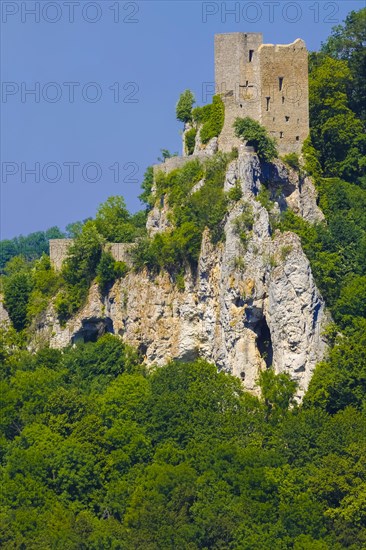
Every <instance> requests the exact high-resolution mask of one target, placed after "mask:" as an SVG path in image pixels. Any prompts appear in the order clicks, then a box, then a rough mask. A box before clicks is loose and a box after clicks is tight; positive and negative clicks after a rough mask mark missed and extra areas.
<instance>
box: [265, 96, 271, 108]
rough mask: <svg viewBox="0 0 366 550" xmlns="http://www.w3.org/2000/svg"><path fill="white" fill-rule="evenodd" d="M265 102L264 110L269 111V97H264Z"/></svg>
mask: <svg viewBox="0 0 366 550" xmlns="http://www.w3.org/2000/svg"><path fill="white" fill-rule="evenodd" d="M266 101H267V105H266V109H267V111H269V103H270V101H271V98H270V97H266Z"/></svg>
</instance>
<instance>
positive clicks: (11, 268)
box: [2, 196, 147, 330]
mask: <svg viewBox="0 0 366 550" xmlns="http://www.w3.org/2000/svg"><path fill="white" fill-rule="evenodd" d="M146 214H147V213H146V212H144V211H141V212H137V213H136V214H134V215H131V214H130V213H129V212H128V211H127V209H126V205H125V202H124V199H123V198H122V197H120V196H117V197H110V198H109V199H108V200H107V201H106V202H105V203H103V204H101V205H100V207H99V209H98V211H97V215H96V218H95V220H92V219H89V220H85V221H84V222H78V223H75V224H71V225H70V226H68V227H67V235H68V236H72V237H73V238H74V242H73V244H72V245H71V247H70V248H69V250H68V257H67V258H66V260H65V262H64V265H63V267H62V270H61V273H55V271H54V269H53V268H52V267H51V265H50V260H49V257H48V256H47V255H46V254H43V256H42V257H41V258H40V259H39V260H33V261H29V260H28V259H27V256H26V255H19V256H14V257H13V258H12V259H11V260H10V261H8V262H7V264H6V265H5V267H4V270H3V271H4V274H3V277H2V292H3V294H4V305H5V308H6V309H7V311H8V313H9V317H10V319H11V321H12V323H13V325H14V327H15V328H16V329H17V330H23V329H25V328H28V327H30V326H31V325H32V322H35V323H36V324H37V323H39V322H41V321H42V314H43V313H44V311H45V310H46V308H47V306H48V305H49V303H50V300H51V299H52V298H54V297H55V296H56V297H55V309H56V313H57V315H58V317H59V320H60V321H61V322H62V323H64V322H65V321H66V320H67V319H68V318H69V317H70V316H71V315H73V314H74V313H75V312H76V311H78V309H79V308H80V307H81V306H82V305H83V304H84V302H85V300H86V298H87V295H88V291H89V288H90V284H91V283H92V281H93V280H94V279H95V278H96V277H97V280H98V282H99V287H100V291H101V292H102V293H104V292H106V291H107V290H108V289H109V287H110V286H111V284H112V283H113V282H114V281H115V280H116V279H117V278H119V277H122V276H123V275H125V274H126V271H127V269H126V266H125V264H123V263H121V262H117V261H115V260H113V258H112V257H111V256H110V254H108V253H107V252H106V253H103V249H104V247H105V245H106V243H108V242H131V241H132V240H135V239H137V238H139V237H143V236H144V235H145V233H146ZM52 231H53V230H52ZM47 235H48V238H50V235H54V233H47ZM47 252H48V250H47Z"/></svg>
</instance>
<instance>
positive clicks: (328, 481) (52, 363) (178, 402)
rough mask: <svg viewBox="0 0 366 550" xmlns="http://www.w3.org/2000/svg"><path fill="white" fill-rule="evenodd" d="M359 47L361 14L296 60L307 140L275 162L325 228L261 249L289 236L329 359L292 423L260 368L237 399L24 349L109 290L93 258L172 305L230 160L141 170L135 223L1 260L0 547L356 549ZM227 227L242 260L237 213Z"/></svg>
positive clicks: (362, 466) (205, 113)
mask: <svg viewBox="0 0 366 550" xmlns="http://www.w3.org/2000/svg"><path fill="white" fill-rule="evenodd" d="M365 41H366V9H363V10H360V11H358V12H351V13H350V14H349V15H348V17H347V18H346V20H345V22H344V23H343V24H342V25H339V26H337V27H336V28H334V29H333V31H332V33H331V35H330V36H329V38H328V40H327V41H326V42H325V43H324V44H323V45H322V47H321V50H320V51H319V52H313V53H310V55H309V69H310V74H309V86H310V90H309V91H310V125H311V133H310V137H309V139H308V140H307V142H306V143H305V145H304V148H303V159H304V160H301V161H300V159H299V158H297V157H296V155H295V156H294V155H290V156H288V157H287V158H285V159H283V160H284V161H285V162H287V163H288V164H289V165H290V166H292V167H293V168H294V169H296V170H299V171H303V173H304V174H309V175H311V176H312V177H313V180H314V183H315V185H316V189H317V192H318V197H319V206H320V208H321V209H322V211H323V212H324V215H325V218H326V220H325V222H322V223H317V224H315V225H310V224H309V223H307V222H305V221H304V220H303V219H302V218H300V217H297V216H296V215H295V214H294V213H293V212H292V211H290V210H287V211H285V212H284V213H283V214H282V215H281V217H280V218H276V219H274V218H273V219H272V224H273V227H272V229H273V231H275V230H280V231H287V230H291V231H294V232H296V233H297V234H298V235H299V236H300V238H301V242H302V246H303V249H304V252H305V253H306V255H307V257H308V258H309V261H310V265H311V268H312V272H313V274H314V277H315V280H316V283H317V286H318V288H319V289H320V291H321V293H322V295H323V296H324V298H325V301H326V305H327V307H328V309H329V311H330V313H331V316H332V322H331V323H330V324H329V325H328V327H327V330H326V335H325V336H326V338H327V341H328V344H329V352H328V355H327V357H326V358H325V359H324V360H323V361H322V362H321V363H320V364H319V365H318V366H317V367H316V370H315V373H314V375H313V378H312V380H311V382H310V386H309V389H308V391H307V393H306V395H305V397H304V400H303V401H302V403H301V404H299V403H297V402H296V400H295V399H294V395H295V393H296V384H295V382H293V381H292V380H291V379H290V378H289V377H288V376H287V375H285V374H279V375H276V374H274V372H273V370H272V369H271V368H269V369H267V370H266V371H264V372H262V373H261V374H260V375H259V378H258V386H259V388H260V392H258V396H255V395H252V394H250V393H248V392H246V391H245V390H244V389H243V387H242V384H241V382H240V380H239V379H237V378H235V377H233V376H231V375H229V374H227V373H224V372H218V371H217V368H216V366H215V365H212V364H209V363H207V362H205V361H203V360H196V361H194V362H190V363H182V362H173V363H170V364H168V365H166V366H164V367H160V368H153V369H146V367H145V366H144V365H143V358H142V357H141V356H140V354H139V352H138V351H136V350H134V349H132V348H131V347H129V346H128V345H126V344H124V343H123V342H122V341H121V339H120V338H118V337H115V336H114V335H112V334H106V335H104V336H102V337H101V338H100V339H99V340H98V341H96V342H89V343H79V344H77V345H76V346H69V347H68V348H66V349H63V350H62V351H60V350H55V349H50V348H49V347H47V346H41V347H40V349H38V351H37V352H32V351H31V348H30V347H29V344H30V342H31V340H32V336H34V330H35V329H34V327H35V325H36V324H37V322H38V320H39V319H40V318H42V314H43V312H44V311H45V309H46V308H47V306H48V304H49V302H50V300H51V299H54V297H55V296H56V298H55V307H56V310H57V314H58V316H59V319H60V322H61V323H65V322H66V321H67V319H68V318H70V317H71V316H72V315H73V314H74V313H75V312H76V311H78V309H79V308H80V307H81V305H82V304H83V303H84V302H85V300H86V297H87V293H88V289H89V286H90V284H91V283H92V282H93V281H97V282H98V284H99V289H100V292H101V294H103V293H106V292H108V290H109V288H110V286H111V284H112V283H113V282H114V281H115V280H116V279H119V278H123V277H124V276H125V274H126V271H127V269H128V268H127V266H126V265H125V264H123V263H122V262H116V261H115V260H114V259H113V258H112V256H111V255H110V254H109V253H108V252H105V251H104V250H103V245H104V244H105V243H107V242H134V241H136V240H137V241H138V245H137V247H136V251H135V255H134V267H133V269H135V270H141V269H148V270H149V271H150V272H151V274H152V276H153V275H154V274H155V273H157V272H159V271H160V270H168V271H169V273H171V275H172V277H173V278H174V280H175V281H176V284H177V285H178V288H182V287H183V288H184V278H183V275H182V273H183V269H184V268H185V266H186V265H190V266H191V267H192V269H194V266H195V264H196V262H197V259H198V254H199V250H200V246H201V239H202V233H203V231H205V229H206V228H208V229H209V230H210V234H211V239H212V241H213V243H217V242H219V241H220V240H221V239H223V238H224V237H223V224H222V220H223V218H224V217H225V215H226V213H227V211H228V209H229V208H230V207H231V206H232V204H234V203H235V201H238V200H240V199H241V193H240V188H239V189H233V190H232V191H231V192H230V193H224V191H223V178H224V176H225V170H226V167H227V163H228V162H229V161H230V160H231V159H232V158H234V157H235V154H236V153H235V151H233V153H232V155H223V154H218V155H216V156H215V157H214V158H213V159H211V160H210V161H209V162H207V163H206V164H201V163H199V162H198V161H196V160H192V162H190V163H187V164H186V165H185V166H184V168H182V169H180V170H175V171H173V172H172V173H170V174H168V175H166V176H161V177H160V178H158V180H157V182H156V188H155V190H154V194H153V187H152V184H153V181H152V178H153V174H152V168H149V169H148V170H147V172H146V174H145V179H144V182H143V184H142V194H141V200H142V202H143V203H144V204H145V208H144V210H142V211H141V212H138V213H137V214H134V215H132V214H130V213H129V212H128V210H127V208H126V206H125V203H124V200H123V198H122V197H111V198H110V199H108V200H107V201H106V202H105V203H104V204H102V205H101V206H100V207H99V209H98V212H97V214H96V216H95V218H94V219H89V220H85V221H84V222H79V223H76V224H71V225H70V226H68V227H67V228H66V232H63V231H61V230H60V229H58V228H51V229H50V230H48V231H46V232H38V233H33V234H32V235H29V236H28V237H19V238H16V239H13V240H7V241H2V242H1V264H0V269H1V284H2V293H3V296H4V304H5V306H6V308H7V311H8V313H9V316H10V318H11V321H12V323H11V325H10V326H4V327H2V330H1V333H2V334H1V339H0V363H1V381H0V383H1V391H0V399H1V410H2V415H1V422H0V423H1V443H2V445H1V476H2V480H1V487H2V491H1V503H2V505H1V512H0V515H1V520H0V525H1V527H0V544H1V547H2V548H5V549H14V550H15V549H19V550H28V549H30V550H31V549H34V550H35V549H37V550H38V549H40V550H43V549H45V550H46V549H86V550H87V549H88V550H89V549H92V550H93V549H95V550H102V549H106V548H108V549H109V548H110V549H115V550H133V549H135V550H140V549H144V550H163V549H167V550H169V549H174V550H175V549H179V550H180V549H188V550H196V549H197V550H198V549H200V550H209V549H222V550H224V549H225V550H227V549H238V550H239V549H240V550H258V549H261V550H262V549H263V550H292V549H293V550H343V549H350V550H360V549H362V548H366V414H365V413H366V272H365V265H366V215H365V211H366V177H365V165H366V162H365V158H366V136H365V125H366V111H365V105H366V98H365V84H364V83H365V80H366V53H365V51H366V50H365ZM187 92H189V91H186V92H184V93H183V94H182V96H181V99H180V100H179V102H178V104H177V118H178V119H179V120H182V121H184V122H187V121H190V120H196V121H200V122H201V123H203V125H205V131H204V135H205V136H206V137H205V139H206V138H207V140H208V139H210V137H212V136H214V135H217V133H218V132H219V131H220V128H221V127H222V105H221V103H220V98H218V97H216V96H215V98H214V101H213V103H212V105H210V106H206V107H195V108H193V105H194V97H193V95H192V94H191V93H187ZM236 131H237V135H244V134H245V132H250V135H251V139H252V140H254V141H255V140H257V141H258V144H259V145H260V155H261V156H262V161H263V162H270V160H271V159H272V158H273V156H274V155H276V151H275V144H274V143H273V142H272V141H270V140H268V136H266V134H265V132H264V131H263V128H261V127H260V126H259V125H255V124H253V123H252V122H250V121H248V120H245V119H243V120H242V121H239V122H237V123H236ZM194 132H195V129H194ZM194 132H191V135H190V136H189V137H188V141H189V143H188V144H187V146H188V149H189V150H190V151H191V152H192V147H193V146H194V139H195V137H193V140H192V136H193V134H194ZM245 135H246V134H245ZM192 143H193V145H192ZM203 177H204V178H205V184H204V185H203V186H202V187H201V188H200V189H199V191H198V192H196V193H194V194H190V190H191V189H192V188H193V186H194V185H195V184H196V183H197V182H199V181H200V180H201V179H202V178H203ZM161 195H166V196H168V197H169V205H170V206H171V216H172V222H173V223H174V229H173V230H172V231H170V232H168V233H166V234H165V233H163V234H160V235H157V236H155V237H153V238H149V237H148V236H147V234H146V230H145V222H146V216H147V213H148V211H149V210H150V209H151V208H152V206H153V203H154V201H155V200H156V199H159V197H160V196H161ZM271 198H272V197H271V196H270V193H269V191H267V190H266V189H265V190H264V191H263V193H262V195H261V196H260V197H258V199H259V200H260V201H261V203H262V205H263V206H265V207H266V208H267V209H268V210H269V211H270V212H271V209H272V205H273V203H272V200H271ZM242 222H243V223H242V225H243V227H244V226H245V227H244V228H243V227H242V226H241V227H240V228H239V230H240V231H241V232H242V233H243V236H242V237H241V238H242V239H243V241H245V238H246V236H245V235H246V233H245V232H246V231H247V230H248V228H249V227H250V225H251V219H250V212H247V213H246V216H245V220H242ZM64 236H67V237H73V238H74V239H75V241H74V245H73V246H72V248H71V251H70V254H69V256H68V258H67V260H66V261H65V263H64V265H63V268H62V270H61V272H57V273H56V272H55V271H54V270H53V268H52V266H51V264H50V259H49V256H48V240H49V239H51V238H62V237H64Z"/></svg>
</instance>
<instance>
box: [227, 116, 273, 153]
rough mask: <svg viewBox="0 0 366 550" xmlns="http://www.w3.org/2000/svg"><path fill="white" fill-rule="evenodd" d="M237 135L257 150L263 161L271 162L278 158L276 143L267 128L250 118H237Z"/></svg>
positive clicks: (235, 124) (235, 126) (235, 125)
mask: <svg viewBox="0 0 366 550" xmlns="http://www.w3.org/2000/svg"><path fill="white" fill-rule="evenodd" d="M234 129H235V135H236V136H237V137H239V138H241V139H243V140H244V141H246V142H247V145H251V146H253V147H254V148H255V150H256V152H257V154H258V157H259V158H260V159H261V160H264V161H266V162H270V161H271V160H272V159H274V158H276V157H278V152H277V148H276V142H275V140H274V139H273V138H271V137H270V136H269V135H268V132H267V130H266V128H264V127H263V126H262V125H261V124H259V122H257V121H256V120H253V119H252V118H250V117H245V118H237V119H236V120H235V122H234Z"/></svg>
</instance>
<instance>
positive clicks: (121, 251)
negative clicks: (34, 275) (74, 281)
mask: <svg viewBox="0 0 366 550" xmlns="http://www.w3.org/2000/svg"><path fill="white" fill-rule="evenodd" d="M73 242H74V239H50V260H51V265H52V266H53V267H54V269H55V270H56V271H60V269H61V267H62V263H63V261H64V260H65V259H66V257H67V253H68V250H69V248H70V246H71V245H72V243H73ZM134 246H135V244H134V243H107V244H106V245H105V248H104V249H105V250H108V251H109V252H110V253H111V254H112V256H113V258H114V259H115V260H116V261H117V262H125V263H126V264H127V265H129V266H130V265H132V258H131V252H132V249H133V247H134Z"/></svg>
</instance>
